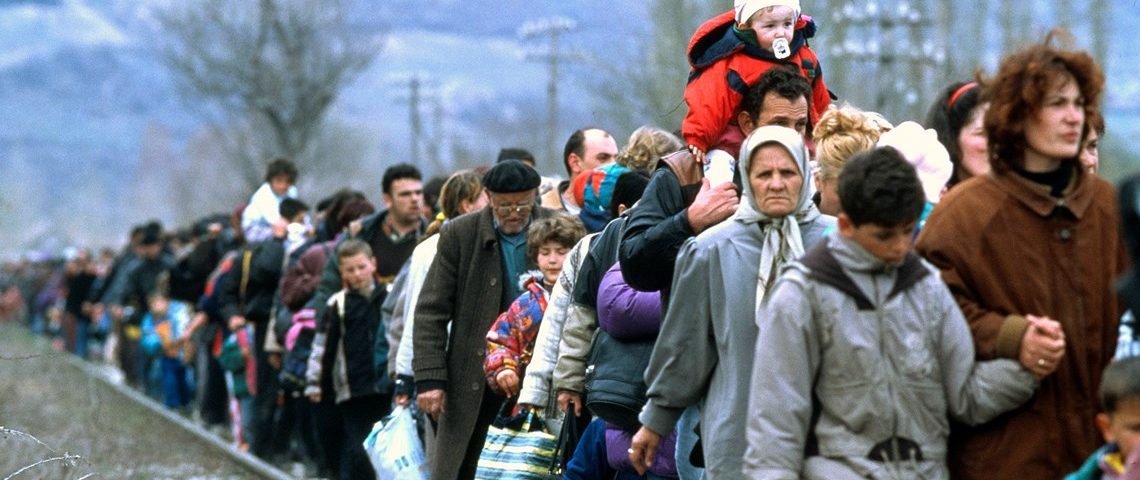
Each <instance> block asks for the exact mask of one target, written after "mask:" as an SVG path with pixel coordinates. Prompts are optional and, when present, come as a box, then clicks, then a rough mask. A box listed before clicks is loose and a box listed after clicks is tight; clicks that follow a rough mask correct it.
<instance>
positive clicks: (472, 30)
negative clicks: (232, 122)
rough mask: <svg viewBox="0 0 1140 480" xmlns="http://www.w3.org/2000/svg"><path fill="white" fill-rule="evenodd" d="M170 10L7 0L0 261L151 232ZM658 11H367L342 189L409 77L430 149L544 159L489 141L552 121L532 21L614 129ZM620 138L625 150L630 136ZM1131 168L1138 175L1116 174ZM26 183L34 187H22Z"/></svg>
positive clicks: (177, 125)
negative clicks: (555, 35)
mask: <svg viewBox="0 0 1140 480" xmlns="http://www.w3.org/2000/svg"><path fill="white" fill-rule="evenodd" d="M174 1H176V0H55V1H53V0H34V1H33V0H24V1H14V0H7V1H3V0H0V118H2V119H3V128H0V171H3V172H5V173H6V175H5V176H4V177H6V178H5V179H0V256H3V255H5V254H11V252H12V251H15V250H16V249H20V248H23V246H24V245H27V244H28V243H27V242H29V241H31V240H30V237H29V236H40V237H42V236H45V235H46V236H50V235H53V233H52V232H51V230H52V228H53V227H42V228H40V227H37V229H33V230H36V231H35V232H32V233H28V230H29V229H26V228H23V227H25V226H26V225H25V224H24V223H21V222H24V221H25V220H24V217H25V216H26V215H27V214H28V213H29V212H35V213H36V214H37V215H39V216H42V217H43V218H46V219H47V220H48V223H50V224H52V225H55V228H57V229H58V230H61V231H63V232H64V233H62V234H59V233H58V232H57V233H54V234H58V235H60V236H62V237H65V240H76V241H87V242H91V243H103V242H117V241H118V239H119V238H121V236H122V232H124V231H125V230H126V228H127V227H128V225H129V224H130V222H133V221H138V220H141V219H140V218H137V215H138V214H139V212H137V211H135V210H134V209H135V208H136V207H134V206H133V205H132V204H131V203H130V202H131V201H130V186H131V183H132V182H133V181H134V180H135V179H136V178H137V177H136V174H137V170H138V166H139V163H140V156H141V155H142V153H141V152H142V151H143V149H144V144H145V143H146V142H147V139H146V138H147V135H152V136H154V135H158V136H159V137H160V138H161V139H163V140H164V141H168V142H169V146H167V145H165V144H163V145H161V146H160V147H161V148H169V149H170V151H165V150H164V151H163V152H162V153H163V155H166V156H168V157H170V158H173V159H181V158H183V157H184V156H186V153H185V152H184V150H185V149H187V148H189V147H188V145H190V144H191V143H192V139H193V138H194V136H195V135H198V134H200V131H201V128H202V124H201V120H200V119H199V118H197V117H195V116H193V115H192V114H191V113H190V112H189V110H188V109H187V108H186V107H185V105H184V104H183V101H182V100H181V99H179V98H178V97H177V95H176V92H175V91H174V88H173V87H172V85H171V82H170V78H169V77H168V74H167V72H166V70H165V68H164V67H163V65H162V63H161V61H160V59H159V58H158V55H157V52H156V51H155V46H156V45H157V44H158V41H157V38H159V37H158V35H160V34H161V32H160V31H159V29H158V25H157V23H156V21H155V14H154V12H155V11H156V9H158V8H162V7H163V6H164V5H168V4H171V3H172V2H174ZM716 1H722V2H723V3H724V4H725V6H726V8H727V7H728V5H729V2H728V1H727V0H716ZM1111 3H1112V4H1113V5H1114V8H1116V9H1117V10H1116V11H1114V23H1113V25H1112V33H1113V35H1114V38H1115V39H1116V40H1117V41H1113V42H1111V48H1113V49H1114V51H1113V52H1112V53H1113V57H1112V58H1111V59H1110V61H1109V62H1108V68H1109V78H1110V86H1109V96H1108V98H1107V101H1106V106H1107V108H1108V109H1109V110H1110V115H1109V127H1108V128H1109V136H1108V140H1109V142H1110V143H1112V142H1119V143H1118V144H1117V145H1119V147H1117V148H1119V149H1121V150H1122V151H1131V152H1132V153H1131V154H1130V155H1132V156H1136V153H1135V152H1136V151H1137V150H1138V149H1140V147H1134V146H1132V145H1131V142H1125V141H1124V140H1126V139H1131V138H1135V135H1137V134H1140V81H1138V80H1137V79H1140V54H1137V52H1136V51H1135V50H1134V49H1132V48H1131V45H1132V44H1133V43H1135V42H1133V41H1132V40H1131V38H1132V36H1133V35H1132V32H1136V31H1140V9H1136V8H1128V7H1126V6H1124V5H1125V4H1129V3H1130V2H1111ZM648 4H649V2H647V1H645V0H579V1H574V2H534V1H522V0H465V1H460V0H439V1H435V2H423V1H422V0H386V1H383V2H373V1H364V0H358V1H356V2H355V3H354V4H353V6H352V10H351V15H350V18H351V23H352V25H353V27H354V28H355V29H357V31H359V32H360V33H362V34H368V35H374V34H378V33H380V32H384V33H385V34H386V38H387V41H386V43H385V48H384V50H383V51H382V53H381V54H380V57H379V58H378V59H377V60H376V62H375V63H374V64H373V65H372V66H371V68H370V69H369V70H367V71H366V72H364V74H363V75H361V77H360V78H359V79H358V80H357V81H356V82H355V83H353V84H352V85H350V86H349V87H348V88H347V89H346V90H345V91H344V92H343V94H342V96H341V98H340V99H339V101H338V102H337V103H336V104H335V106H334V107H333V109H332V112H331V115H330V122H331V123H334V124H336V125H340V126H343V127H344V128H345V129H347V130H348V131H349V132H350V133H351V134H352V135H353V138H354V139H356V140H354V141H360V142H363V143H364V144H363V145H360V146H359V147H358V148H359V152H360V155H361V156H362V159H361V160H362V161H363V162H364V170H362V171H361V172H357V174H355V175H349V176H346V177H345V178H344V179H343V180H342V181H344V182H348V183H350V184H351V185H353V186H355V187H358V188H363V189H366V190H367V191H369V194H370V195H374V194H375V192H374V191H375V189H376V188H375V185H376V183H377V182H378V174H377V172H378V171H379V170H380V169H382V167H383V165H384V164H386V163H388V162H392V161H395V160H406V159H409V158H410V157H412V155H410V151H409V146H408V143H409V142H408V140H407V138H408V137H409V132H410V129H409V126H408V106H407V105H406V103H405V102H404V100H405V98H404V97H406V94H405V93H402V89H403V85H402V84H401V83H400V80H399V79H400V78H403V77H404V76H406V75H408V74H417V75H422V76H424V77H427V78H428V79H429V84H430V87H431V89H432V90H433V92H434V93H433V94H435V95H437V96H439V97H440V98H442V99H443V102H441V115H442V118H443V121H444V124H443V126H442V128H443V129H444V130H445V131H446V133H447V138H441V137H432V138H431V139H430V141H432V142H438V143H440V144H441V145H436V147H437V148H441V150H442V151H444V152H448V151H459V150H460V149H466V151H469V152H474V155H475V156H476V157H478V158H486V159H488V160H489V159H490V158H491V157H492V156H493V154H494V152H495V151H496V150H497V149H498V148H499V147H501V146H503V145H506V144H511V145H520V146H524V147H528V148H532V149H538V148H540V144H541V142H542V137H543V134H542V132H541V127H539V126H538V124H536V127H535V129H534V130H533V131H519V129H517V128H516V129H514V130H511V131H501V132H500V133H498V134H496V135H488V134H486V132H485V129H486V127H487V126H488V125H495V122H508V121H516V123H517V120H518V119H520V118H522V119H528V118H531V117H533V118H535V119H536V120H535V122H538V121H540V120H537V119H541V118H544V115H545V111H546V110H545V109H546V106H545V101H546V100H545V99H546V83H547V78H546V76H547V73H546V67H545V66H544V65H543V64H541V63H537V62H533V61H527V60H525V59H524V58H523V53H524V51H525V50H526V49H527V48H528V47H534V46H541V45H542V44H541V43H536V42H537V41H536V40H530V41H528V40H524V39H521V38H520V37H519V36H518V34H517V31H518V29H519V27H520V26H521V25H522V24H523V23H525V22H527V21H529V20H534V19H539V18H544V17H551V16H555V15H557V16H564V17H567V18H570V19H572V20H575V21H576V22H577V23H578V29H577V31H576V32H575V33H573V34H571V35H568V36H567V37H566V38H565V45H566V46H568V47H571V48H573V49H576V50H578V51H580V52H582V53H583V54H584V55H585V58H584V59H582V60H580V61H578V62H575V63H572V64H567V65H565V66H564V69H563V70H562V77H563V78H561V79H560V80H559V82H558V84H559V88H560V89H561V90H560V99H561V101H560V107H561V112H562V115H561V116H560V118H559V122H560V127H561V129H563V130H564V131H565V133H566V134H569V132H570V131H571V130H572V129H574V128H576V127H578V126H582V125H588V124H596V125H601V126H606V125H607V119H606V118H604V117H602V115H601V114H600V113H599V112H596V111H594V108H595V105H594V104H593V103H592V100H593V99H594V98H595V95H594V94H593V93H592V92H590V91H589V88H590V87H589V86H590V85H591V83H590V82H591V81H592V80H594V79H604V78H607V77H608V76H612V72H615V71H621V70H623V69H629V68H637V66H638V62H641V61H644V60H643V59H642V56H640V55H639V52H638V51H637V50H636V49H637V48H638V45H639V42H642V41H644V40H646V36H647V33H646V32H647V31H649V30H648V25H649V18H648V8H647V5H648ZM820 17H821V18H824V17H822V16H820ZM824 25H825V26H826V22H825V23H824ZM1075 33H1076V34H1077V35H1078V36H1079V35H1080V34H1081V32H1080V31H1077V32H1075ZM826 34H827V31H826V30H824V31H822V32H821V35H824V36H825V35H826ZM1124 39H1128V41H1124ZM1125 50H1127V51H1125ZM681 54H683V52H678V55H681ZM825 61H826V58H825ZM825 66H826V64H825ZM678 100H679V99H678ZM432 115H433V114H432V113H431V112H430V110H428V111H425V117H426V118H425V122H429V123H431V122H434V119H433V118H432ZM512 119H513V120H512ZM614 133H615V135H617V136H618V138H619V139H620V138H625V136H626V135H628V134H629V132H618V131H615V132H614ZM156 148H157V147H156ZM449 149H450V150H449ZM1124 149H1130V150H1124ZM163 158H166V157H163ZM1127 165H1133V164H1132V163H1128V164H1127ZM1129 169H1135V168H1134V167H1131V166H1129V167H1122V168H1121V171H1126V170H1129ZM18 172H23V173H21V175H31V176H36V177H37V179H36V180H35V181H33V180H30V179H26V178H20V177H16V176H15V174H16V173H18ZM548 173H558V172H548ZM333 180H337V179H333ZM333 180H330V181H333ZM322 193H324V192H308V195H312V196H317V195H320V194H322ZM311 200H314V201H315V200H316V199H315V198H313V199H311ZM375 200H377V201H378V200H379V199H378V198H376V199H375ZM225 201H226V202H229V200H225ZM79 210H90V211H93V213H92V214H91V215H89V217H91V218H88V220H90V221H89V222H86V223H82V224H75V223H74V222H73V219H74V217H75V212H76V211H79ZM5 217H7V218H5ZM33 233H34V235H32V234H33Z"/></svg>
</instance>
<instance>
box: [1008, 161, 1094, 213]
mask: <svg viewBox="0 0 1140 480" xmlns="http://www.w3.org/2000/svg"><path fill="white" fill-rule="evenodd" d="M1069 167H1070V168H1077V167H1076V166H1073V165H1071V164H1069ZM989 178H990V180H991V181H993V182H994V183H996V184H997V185H998V188H999V189H1001V190H1002V191H1005V192H1007V193H1008V194H1009V195H1010V196H1012V197H1013V198H1015V199H1017V201H1019V202H1021V203H1022V204H1023V205H1025V206H1026V207H1028V208H1029V209H1030V210H1032V211H1033V212H1035V213H1036V214H1037V215H1040V216H1042V217H1047V216H1049V215H1050V214H1051V213H1053V210H1055V209H1057V208H1059V207H1061V208H1066V209H1068V210H1069V211H1070V212H1073V215H1074V216H1075V217H1077V219H1078V220H1080V219H1081V217H1082V216H1084V214H1085V211H1086V210H1088V208H1089V205H1091V204H1092V197H1093V189H1092V178H1091V176H1090V175H1088V174H1086V173H1085V172H1083V171H1081V169H1079V168H1077V172H1076V174H1075V175H1073V179H1072V180H1070V183H1069V186H1068V187H1067V188H1065V192H1064V193H1063V194H1062V195H1061V198H1055V197H1053V196H1052V195H1049V187H1047V186H1044V185H1038V184H1036V183H1034V182H1033V181H1031V180H1029V179H1026V178H1024V177H1022V176H1021V175H1018V174H1017V173H1014V172H1007V173H1002V174H994V173H991V174H990V177H989Z"/></svg>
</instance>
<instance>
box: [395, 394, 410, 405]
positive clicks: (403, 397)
mask: <svg viewBox="0 0 1140 480" xmlns="http://www.w3.org/2000/svg"><path fill="white" fill-rule="evenodd" d="M411 404H412V396H411V395H408V394H405V393H397V394H396V405H398V406H401V407H406V406H408V405H411Z"/></svg>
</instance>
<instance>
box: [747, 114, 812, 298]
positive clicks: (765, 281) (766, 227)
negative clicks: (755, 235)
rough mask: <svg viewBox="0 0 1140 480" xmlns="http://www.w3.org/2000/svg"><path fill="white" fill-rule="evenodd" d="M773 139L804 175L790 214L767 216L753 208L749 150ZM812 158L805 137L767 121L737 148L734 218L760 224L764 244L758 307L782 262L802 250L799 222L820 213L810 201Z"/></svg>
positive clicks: (757, 293) (754, 205)
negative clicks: (737, 199)
mask: <svg viewBox="0 0 1140 480" xmlns="http://www.w3.org/2000/svg"><path fill="white" fill-rule="evenodd" d="M769 143H775V144H778V145H780V146H782V147H784V149H785V150H787V151H788V153H789V154H790V155H791V156H792V161H794V162H795V164H796V166H797V167H798V168H799V169H800V176H801V177H802V178H803V179H804V180H803V186H802V187H800V195H799V199H798V200H797V201H796V207H795V210H794V211H793V213H792V214H791V215H788V216H787V217H780V218H770V217H768V216H767V215H764V214H763V213H760V211H759V210H757V209H756V199H755V194H754V193H753V192H752V183H751V182H750V181H749V172H750V168H751V160H752V153H753V152H755V151H756V150H757V149H759V148H760V147H761V146H763V145H767V144H769ZM810 160H811V157H810V155H809V154H808V150H807V147H806V146H805V145H804V138H803V136H802V135H800V133H799V132H797V131H795V130H792V129H790V128H787V127H780V126H775V125H768V126H763V127H760V128H757V129H756V130H753V131H752V134H751V135H748V138H745V139H744V145H742V146H741V148H740V159H739V165H740V177H741V179H743V181H742V182H740V183H741V187H742V188H743V196H742V198H741V201H740V206H738V207H737V208H736V214H735V215H734V216H733V218H732V219H733V221H737V222H740V223H743V224H746V225H747V224H753V223H758V224H760V228H761V229H762V230H761V231H762V235H763V237H764V239H763V247H762V250H761V253H760V266H759V272H758V273H757V277H756V278H757V281H756V305H757V307H759V306H760V305H761V304H762V303H763V301H764V297H765V296H766V295H767V293H768V290H769V289H770V288H771V287H772V284H773V283H774V282H775V280H776V275H777V274H778V273H779V269H780V267H781V266H783V264H785V263H787V262H788V261H789V260H793V259H796V258H799V257H800V256H802V255H803V254H804V242H803V238H802V237H801V236H800V226H799V222H801V221H806V220H810V219H811V218H809V217H813V214H814V216H819V211H818V210H815V204H814V203H812V201H811V197H812V186H811V179H810V173H811V168H810V166H809V165H808V162H809V161H810Z"/></svg>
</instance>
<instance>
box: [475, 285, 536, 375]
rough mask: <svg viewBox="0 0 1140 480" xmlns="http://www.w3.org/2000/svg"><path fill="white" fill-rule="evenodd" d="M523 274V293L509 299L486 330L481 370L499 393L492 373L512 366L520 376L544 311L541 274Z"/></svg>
mask: <svg viewBox="0 0 1140 480" xmlns="http://www.w3.org/2000/svg"><path fill="white" fill-rule="evenodd" d="M524 277H525V278H524V280H523V281H522V282H523V285H522V286H523V290H524V291H523V294H522V295H519V298H517V299H515V301H514V302H511V306H510V307H509V308H507V311H505V312H503V313H502V314H500V315H499V318H497V319H495V323H494V324H493V325H491V329H490V330H489V331H487V358H486V359H484V360H483V370H484V371H485V372H487V385H488V386H490V387H491V389H492V390H494V391H495V392H496V393H499V394H500V395H501V394H503V392H502V391H500V390H499V384H498V382H496V381H495V377H496V376H498V375H499V372H502V371H503V370H513V371H514V372H515V374H517V375H518V376H519V379H520V380H521V379H522V376H523V371H524V370H526V366H527V364H529V363H530V357H531V354H532V353H533V349H534V339H535V337H536V336H537V335H538V326H539V325H540V324H541V323H542V314H543V312H545V311H546V301H547V296H548V295H549V293H548V292H547V291H546V289H545V288H544V287H543V286H542V274H541V273H538V272H531V273H528V274H527V275H526V276H524Z"/></svg>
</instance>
